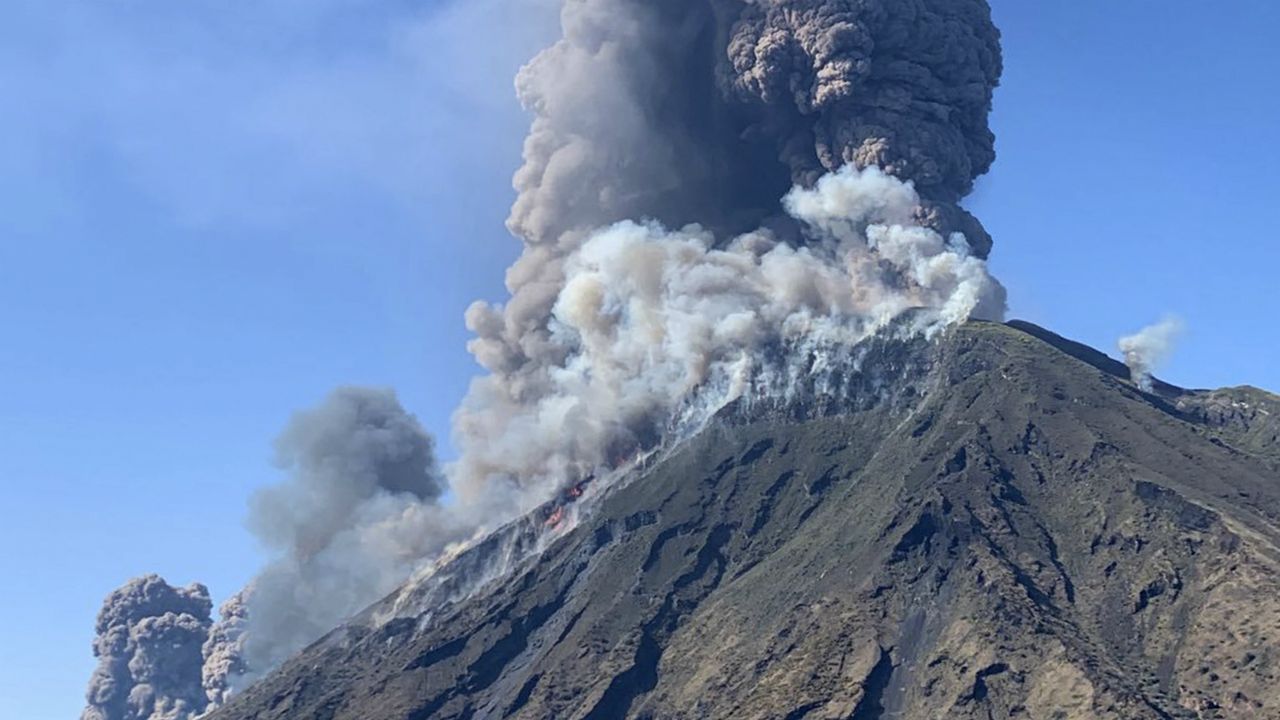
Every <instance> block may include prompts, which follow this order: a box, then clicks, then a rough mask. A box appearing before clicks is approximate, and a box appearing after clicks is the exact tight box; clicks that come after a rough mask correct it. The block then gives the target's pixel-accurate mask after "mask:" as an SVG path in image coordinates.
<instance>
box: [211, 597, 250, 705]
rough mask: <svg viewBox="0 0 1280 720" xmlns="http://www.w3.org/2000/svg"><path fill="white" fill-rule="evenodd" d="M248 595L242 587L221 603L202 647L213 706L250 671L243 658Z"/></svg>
mask: <svg viewBox="0 0 1280 720" xmlns="http://www.w3.org/2000/svg"><path fill="white" fill-rule="evenodd" d="M245 595H246V591H243V590H242V591H240V592H238V593H236V594H235V595H232V596H231V597H230V598H228V599H227V600H226V601H224V602H223V603H222V605H220V606H219V607H218V622H216V623H214V624H213V626H212V627H210V628H209V633H208V636H207V637H206V638H205V641H204V645H203V646H202V647H201V654H202V655H203V656H204V666H203V667H202V668H201V684H202V685H203V686H204V693H205V697H206V698H208V701H209V707H210V708H217V707H220V706H221V705H222V704H223V703H225V702H226V701H227V700H228V699H230V697H231V694H232V693H233V692H234V691H235V690H236V685H237V684H238V683H241V682H243V681H244V680H245V679H246V678H247V677H248V676H249V675H250V672H249V668H248V666H247V665H246V664H245V658H244V640H245V628H246V625H247V620H248V612H249V610H248V603H246V602H245Z"/></svg>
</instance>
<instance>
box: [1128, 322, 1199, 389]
mask: <svg viewBox="0 0 1280 720" xmlns="http://www.w3.org/2000/svg"><path fill="white" fill-rule="evenodd" d="M1183 327H1184V326H1183V323H1182V320H1180V319H1178V318H1176V317H1167V318H1165V319H1163V320H1161V321H1160V322H1158V323H1156V324H1154V325H1148V326H1147V327H1144V328H1142V329H1141V330H1139V331H1138V332H1136V333H1134V334H1133V335H1129V336H1127V337H1123V338H1120V352H1122V353H1124V364H1125V365H1128V366H1129V374H1130V376H1131V377H1132V378H1133V381H1134V382H1135V383H1137V384H1138V387H1140V388H1142V389H1143V390H1145V391H1147V392H1151V388H1152V380H1153V378H1152V375H1153V374H1154V373H1155V371H1156V370H1157V369H1159V367H1160V365H1162V364H1164V362H1165V361H1166V360H1168V359H1169V356H1170V355H1172V354H1173V347H1174V344H1175V343H1176V342H1177V340H1178V336H1179V335H1181V334H1182V330H1183Z"/></svg>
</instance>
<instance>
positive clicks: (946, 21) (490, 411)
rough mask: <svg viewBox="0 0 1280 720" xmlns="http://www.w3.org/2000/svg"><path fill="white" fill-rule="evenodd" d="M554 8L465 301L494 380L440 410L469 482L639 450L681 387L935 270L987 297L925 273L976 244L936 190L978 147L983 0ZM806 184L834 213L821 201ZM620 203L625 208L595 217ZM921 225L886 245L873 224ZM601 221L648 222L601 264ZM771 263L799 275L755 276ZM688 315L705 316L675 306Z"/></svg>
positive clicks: (957, 175) (478, 487)
mask: <svg viewBox="0 0 1280 720" xmlns="http://www.w3.org/2000/svg"><path fill="white" fill-rule="evenodd" d="M562 24H563V29H564V37H563V39H562V40H560V41H559V42H558V43H556V45H554V46H553V47H551V48H550V49H548V50H546V51H545V52H543V53H542V54H540V55H539V56H538V57H537V58H536V59H535V60H534V61H533V62H532V63H530V64H529V65H528V66H527V67H526V68H525V69H524V70H523V71H522V72H521V74H520V76H519V78H518V80H517V89H518V91H519V93H520V96H521V98H522V99H523V101H524V103H525V105H526V106H527V107H528V108H529V110H530V111H531V112H532V113H533V115H534V120H533V126H532V129H531V132H530V135H529V137H528V139H527V140H526V143H525V153H524V155H525V163H524V166H523V167H522V168H521V169H520V171H519V172H518V173H517V174H516V178H515V186H516V189H517V190H518V192H519V196H518V198H517V200H516V203H515V206H514V208H513V209H512V213H511V217H510V219H509V221H508V224H509V226H510V228H511V229H512V231H513V232H514V233H516V234H517V235H518V236H520V237H521V238H522V239H523V240H524V241H525V250H524V253H523V254H522V256H521V257H520V259H519V260H518V261H517V262H516V264H515V265H514V266H513V267H512V268H511V269H510V270H509V271H508V274H507V286H508V288H509V290H510V291H511V298H510V300H509V301H508V302H507V303H506V304H505V305H502V306H494V305H490V304H486V303H477V304H475V305H474V306H472V307H471V308H470V309H469V311H468V313H467V322H468V326H469V327H470V328H471V329H472V330H473V331H474V332H475V333H476V335H477V338H476V339H475V340H474V341H472V343H471V345H470V348H471V350H472V352H473V354H474V355H475V357H476V359H477V361H478V362H479V363H480V364H481V365H482V366H484V367H485V368H486V369H488V370H489V372H490V375H489V376H488V377H485V378H482V379H481V380H479V381H477V382H476V383H475V384H474V385H473V388H472V391H471V393H470V395H469V396H468V398H467V400H466V401H465V402H464V405H463V407H462V408H461V409H460V410H459V411H458V413H457V416H456V419H455V434H456V436H457V443H458V445H459V447H460V448H461V450H462V453H463V456H462V458H461V460H460V462H459V464H458V466H457V467H456V468H454V473H453V476H452V481H453V483H454V486H455V488H457V490H458V493H459V495H460V497H462V498H463V499H464V500H469V501H475V502H480V500H479V498H489V499H491V498H493V497H494V496H495V495H498V496H503V497H509V496H510V493H508V492H507V490H508V489H509V488H510V487H513V486H514V487H515V488H516V489H518V490H519V491H521V492H522V493H525V494H528V493H529V492H530V489H531V488H533V489H534V490H535V491H534V492H533V493H532V495H533V496H534V497H538V496H539V493H538V492H536V488H538V487H539V486H543V485H547V484H551V485H554V484H555V481H554V480H548V478H564V477H566V476H569V477H572V476H574V475H583V474H587V473H590V472H592V471H593V468H594V467H595V466H597V465H599V464H600V463H601V460H602V459H608V458H617V457H625V456H627V455H628V454H629V453H630V452H632V451H634V450H635V449H636V448H637V447H643V446H646V445H651V444H653V443H654V442H655V441H656V438H657V437H658V436H660V435H662V433H663V427H664V426H665V425H666V424H667V423H669V422H670V421H671V419H672V418H671V417H670V415H671V413H672V412H673V411H675V410H676V409H677V407H676V406H678V405H681V404H682V403H683V402H685V399H687V398H688V396H689V394H690V393H691V392H692V391H693V390H694V389H695V388H696V387H698V386H699V383H702V382H703V381H705V380H707V379H709V378H712V377H715V376H716V375H717V374H724V373H728V372H729V371H728V365H726V363H728V364H732V363H733V362H735V361H736V359H738V358H743V357H746V358H748V359H749V357H750V355H751V352H752V351H753V349H757V348H758V347H759V344H760V343H763V342H765V341H766V339H767V338H775V339H777V338H779V336H786V335H788V334H797V333H798V334H801V335H804V334H806V333H808V331H802V330H798V329H797V328H798V327H800V326H803V325H805V324H806V323H809V324H812V325H815V326H820V327H825V328H828V329H830V328H834V327H840V328H841V332H840V333H835V334H832V335H828V336H825V337H824V338H823V339H825V340H826V341H829V342H841V341H844V342H847V341H849V340H851V339H855V338H857V337H858V336H860V335H862V334H863V333H865V332H866V331H867V329H868V328H872V327H874V326H876V324H877V323H878V322H880V321H882V320H883V315H884V314H885V313H886V312H888V310H887V309H888V308H892V307H901V306H904V305H907V304H909V303H910V302H922V303H926V304H927V303H928V302H944V303H946V302H948V299H947V298H945V297H942V296H941V293H939V292H937V290H938V289H939V288H940V287H941V286H951V287H955V288H959V287H961V286H963V287H964V288H966V289H965V292H969V293H971V295H972V294H974V293H976V294H977V295H981V296H982V297H970V303H969V310H971V311H977V312H982V313H986V314H988V315H995V314H998V313H999V312H1000V311H1002V309H1003V308H1002V307H1000V308H999V310H997V309H996V308H997V307H998V306H1002V299H1003V298H1002V291H1001V290H1000V289H999V287H998V284H996V283H995V282H994V281H990V279H989V278H988V279H987V282H984V283H983V286H984V289H983V290H981V291H974V287H975V286H974V285H973V284H972V283H963V282H961V281H960V280H959V279H957V278H952V279H950V280H946V281H942V279H941V278H940V277H939V276H940V275H942V274H945V272H946V270H944V269H942V266H946V267H950V268H957V269H958V268H962V267H963V268H965V270H964V271H965V272H967V273H969V275H968V276H967V277H970V278H972V277H973V275H974V272H975V271H974V267H975V265H974V263H978V262H980V261H981V259H982V258H985V257H986V254H987V252H988V251H989V249H990V239H989V237H988V236H987V234H986V233H985V231H983V230H982V228H981V225H980V224H978V222H977V221H976V220H975V219H973V218H972V217H971V216H969V215H968V214H967V213H966V212H965V211H964V210H962V209H961V208H960V207H959V206H958V205H957V204H956V203H957V202H958V201H959V200H960V199H961V198H962V197H963V196H964V195H966V194H967V193H968V192H969V191H970V189H971V188H972V186H973V181H974V179H975V178H976V177H977V176H978V175H980V174H982V173H983V172H985V171H986V170H987V169H988V167H989V166H990V164H991V162H992V161H993V159H994V150H993V143H994V138H993V136H992V133H991V131H990V130H989V128H988V127H987V115H988V113H989V111H990V107H991V98H992V92H993V90H994V87H995V86H996V84H997V82H998V80H999V76H1000V72H1001V53H1000V45H999V33H998V31H997V30H996V29H995V27H994V25H993V24H992V22H991V15H990V8H989V7H988V5H987V3H986V1H985V0H856V1H855V0H754V1H751V2H747V1H745V0H645V1H643V2H642V1H641V0H566V2H565V4H564V6H563V12H562ZM859 171H865V174H862V175H860V174H859ZM824 177H826V178H834V179H831V180H830V182H829V183H827V184H826V185H825V186H824V184H823V182H822V181H821V179H822V178H824ZM895 183H896V186H895ZM793 187H794V188H796V189H795V190H791V188H793ZM789 193H790V194H789ZM805 193H811V195H805ZM815 193H816V194H815ZM859 193H866V194H865V195H859ZM784 196H785V197H789V198H792V199H793V202H791V203H790V204H788V205H787V206H785V207H784V205H783V203H782V202H780V200H781V199H782V198H783V197H784ZM908 196H909V199H910V202H911V205H910V206H909V207H906V208H905V210H904V208H903V207H902V205H901V203H900V202H899V201H900V200H901V199H902V198H904V197H908ZM805 197H811V198H813V200H812V202H810V203H809V205H808V206H804V205H803V204H802V203H796V202H794V199H795V198H805ZM824 201H825V202H829V203H830V204H831V207H833V208H840V206H841V205H847V206H849V207H848V208H843V209H837V210H836V212H837V213H838V212H840V211H843V210H846V209H847V210H849V211H850V212H851V215H850V216H849V217H848V218H845V219H844V220H843V221H841V220H840V219H839V218H838V217H834V218H829V217H827V215H828V214H829V213H827V212H825V211H821V212H816V211H817V209H818V208H819V206H821V205H822V203H823V202H824ZM885 207H890V210H888V211H884V208H885ZM814 212H816V214H813V213H814ZM623 220H632V221H636V222H639V223H640V225H638V226H637V225H632V226H623V227H621V229H619V228H614V229H612V230H602V228H609V227H610V226H611V225H613V224H614V223H615V222H619V221H623ZM690 223H696V224H697V227H696V228H689V229H687V230H680V228H683V227H685V226H686V225H688V224H690ZM628 227H629V229H628ZM872 227H874V228H879V229H877V230H875V232H872V233H868V232H866V231H867V230H870V229H871V228H872ZM637 228H647V229H646V230H641V229H637ZM661 228H667V229H670V230H673V231H674V232H671V231H669V230H663V229H661ZM926 231H928V232H931V233H932V235H931V236H930V237H929V240H928V241H927V242H923V244H922V245H917V246H916V247H915V251H913V252H915V254H910V253H908V254H907V255H901V256H897V257H887V256H886V255H885V254H884V253H886V252H898V251H899V250H902V248H899V247H895V246H894V245H893V244H892V243H887V244H883V243H880V242H878V239H877V237H875V236H876V234H877V233H880V234H884V235H887V236H890V237H898V236H901V235H903V234H904V233H907V232H910V233H912V234H914V235H915V236H916V237H918V238H923V237H924V233H925V232H926ZM957 233H959V234H962V235H963V237H962V238H961V237H960V235H957ZM619 234H622V235H627V236H628V237H634V236H635V235H637V234H641V235H647V236H646V237H644V238H641V239H640V240H636V241H635V242H633V243H630V244H634V245H637V246H639V247H640V249H639V250H636V251H635V252H634V253H630V252H627V253H626V259H625V261H624V262H617V263H608V262H606V261H605V260H604V259H603V258H601V257H600V255H601V253H602V252H603V251H604V249H605V248H609V249H612V250H617V251H618V252H624V251H622V250H618V246H619V245H620V244H622V241H621V240H617V239H616V238H617V237H618V235H619ZM602 238H614V239H613V240H609V239H602ZM957 238H959V239H957ZM673 244H674V245H682V246H683V249H681V250H679V251H676V250H675V249H674V247H673ZM924 245H928V246H929V247H930V248H932V249H931V250H929V251H927V252H923V253H922V252H920V248H921V247H923V246H924ZM664 249H665V250H664ZM666 250H669V251H670V252H669V253H668V255H667V256H666V258H665V259H662V258H658V256H660V255H662V254H663V252H664V251H666ZM783 257H789V258H792V260H793V262H791V263H790V264H789V265H787V266H788V267H789V268H795V269H796V272H795V273H793V274H790V275H786V276H779V275H776V274H774V272H775V271H776V269H777V266H779V265H783V264H784V263H781V262H779V260H780V259H781V258H783ZM940 257H941V258H945V261H944V260H940V259H939V258H940ZM730 260H732V261H734V262H736V263H737V265H732V264H730V262H729V261H730ZM882 262H883V263H887V266H885V265H882V264H881V263H882ZM881 270H883V271H884V272H883V273H881V272H880V271H881ZM584 273H585V274H584ZM982 273H983V274H985V269H983V270H982ZM920 274H924V275H929V276H930V277H929V278H927V279H923V282H919V283H916V284H915V285H913V282H915V281H916V280H921V279H922V278H919V277H916V276H917V275H920ZM752 276H755V277H761V276H763V277H764V280H763V281H759V282H756V283H755V284H754V285H752V283H751V282H750V281H749V280H747V278H750V277H752ZM589 277H594V278H595V279H594V280H589V279H587V278H589ZM719 277H724V278H725V279H723V280H721V279H718V278H719ZM699 281H702V282H705V283H707V286H703V285H699ZM738 281H745V284H744V285H743V286H742V287H738V288H730V287H728V285H732V284H734V283H736V282H738ZM935 282H938V284H937V285H934V284H933V283H935ZM717 283H719V284H717ZM588 287H590V288H591V292H594V293H595V294H596V295H595V297H594V298H593V299H590V300H582V299H581V297H580V296H581V295H582V293H584V292H587V290H586V288H588ZM924 287H932V288H933V291H931V292H923V293H921V292H920V290H921V289H922V288H924ZM628 289H630V290H631V291H632V292H633V294H626V293H627V290H628ZM655 300H656V301H657V302H656V304H655V302H654V301H655ZM584 303H585V305H584ZM956 304H957V303H951V305H953V306H954V305H956ZM645 305H648V308H647V309H646V310H645V313H646V314H644V315H641V314H640V313H639V312H638V310H639V309H641V308H642V307H643V306H645ZM583 308H586V309H585V310H584V309H583ZM682 313H683V314H682ZM698 313H702V314H704V317H705V319H708V320H711V321H714V322H712V325H715V327H710V328H706V327H700V328H699V329H696V330H695V329H691V328H689V327H684V326H682V325H680V324H679V323H680V321H681V320H682V319H689V318H692V317H694V316H695V315H697V314H698ZM801 317H804V318H805V319H804V320H801V319H799V318H801ZM729 321H732V322H733V323H735V328H736V329H735V331H733V332H730V331H728V330H727V329H726V328H725V326H724V323H727V322H729ZM780 323H781V324H780ZM695 325H696V323H695ZM631 333H635V334H634V335H633V334H631ZM690 333H693V334H694V335H696V337H691V336H690ZM699 333H700V334H699ZM808 334H809V336H810V339H811V340H816V339H818V338H819V337H822V336H820V335H814V334H813V333H808ZM627 353H640V354H645V353H647V354H648V355H649V356H653V359H652V360H650V359H645V360H644V361H637V360H636V359H635V357H632V358H628V357H626V354H627ZM634 373H642V374H640V375H638V376H636V375H633V374H634ZM663 373H667V374H665V375H664V374H663ZM609 378H612V379H613V381H612V382H611V381H610V380H609ZM706 394H707V393H705V392H703V395H704V396H705V395H706ZM711 394H714V393H711ZM564 427H572V428H573V429H574V432H571V433H565V432H563V430H562V429H563V428H564ZM498 428H501V431H500V432H497V431H496V429H498ZM566 436H567V437H566ZM495 438H497V440H496V441H495ZM544 494H545V493H544ZM486 501H491V500H486Z"/></svg>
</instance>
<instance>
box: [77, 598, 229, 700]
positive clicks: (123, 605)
mask: <svg viewBox="0 0 1280 720" xmlns="http://www.w3.org/2000/svg"><path fill="white" fill-rule="evenodd" d="M212 607H213V605H212V603H211V602H210V601H209V591H208V590H207V589H205V587H204V586H203V585H190V586H188V587H185V588H175V587H171V586H170V585H169V584H168V583H166V582H165V581H164V580H162V579H161V578H160V577H158V576H156V575H148V576H146V577H141V578H137V579H134V580H130V581H129V582H128V583H127V584H125V585H124V586H123V587H121V588H120V589H118V590H116V591H115V592H112V593H111V594H110V595H108V596H107V599H106V601H105V602H104V603H103V605H102V611H101V612H99V613H98V624H97V633H98V634H97V638H96V639H95V640H94V643H93V654H94V655H95V656H96V657H97V658H98V667H97V669H96V670H94V673H93V677H92V678H91V679H90V681H89V690H88V694H87V695H88V697H87V699H88V706H87V707H86V708H85V710H84V712H83V713H82V714H81V718H82V720H187V718H190V717H192V716H194V715H197V714H199V713H200V712H202V711H203V710H204V708H205V705H206V700H205V694H204V690H203V688H202V687H201V686H200V682H199V677H200V667H201V663H202V659H201V654H200V644H201V643H202V642H204V638H205V637H206V636H207V634H208V632H209V611H210V610H211V609H212Z"/></svg>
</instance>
